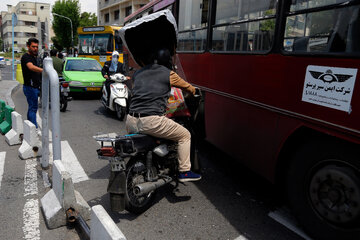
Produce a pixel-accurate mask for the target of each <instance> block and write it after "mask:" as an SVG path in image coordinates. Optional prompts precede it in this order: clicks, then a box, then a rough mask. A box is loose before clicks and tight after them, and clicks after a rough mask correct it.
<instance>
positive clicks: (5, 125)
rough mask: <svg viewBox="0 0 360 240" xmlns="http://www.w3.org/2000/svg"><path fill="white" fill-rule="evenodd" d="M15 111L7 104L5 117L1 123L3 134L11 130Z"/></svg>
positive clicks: (0, 130)
mask: <svg viewBox="0 0 360 240" xmlns="http://www.w3.org/2000/svg"><path fill="white" fill-rule="evenodd" d="M13 111H14V109H13V108H12V107H10V106H5V118H4V121H3V122H2V123H0V132H1V133H2V134H6V133H8V132H9V131H10V129H11V125H12V120H11V113H12V112H13Z"/></svg>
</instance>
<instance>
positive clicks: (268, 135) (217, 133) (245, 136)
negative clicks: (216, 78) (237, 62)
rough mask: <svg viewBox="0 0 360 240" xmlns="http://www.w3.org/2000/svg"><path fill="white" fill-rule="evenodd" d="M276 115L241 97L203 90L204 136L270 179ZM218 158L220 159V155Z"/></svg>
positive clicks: (271, 177) (271, 176) (271, 175)
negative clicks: (204, 94)
mask: <svg viewBox="0 0 360 240" xmlns="http://www.w3.org/2000/svg"><path fill="white" fill-rule="evenodd" d="M276 125H277V115H276V114H275V113H273V112H267V110H265V109H261V108H258V107H255V106H253V105H249V104H248V103H244V102H242V101H239V100H236V99H232V98H228V97H224V96H219V95H217V94H214V93H210V92H207V93H206V102H205V126H206V134H207V140H208V141H209V142H211V143H212V144H214V145H215V146H217V147H218V148H220V149H221V150H223V151H225V152H226V153H228V154H229V155H231V156H233V157H234V158H237V159H239V160H240V161H242V162H243V163H245V164H246V165H247V166H248V167H250V168H251V169H252V170H254V171H255V172H258V173H259V174H261V175H262V176H264V177H266V178H267V179H269V180H272V179H273V175H274V172H269V170H270V169H273V166H272V165H273V163H272V162H273V153H274V152H275V150H274V147H275V145H274V141H273V139H274V134H275V131H276ZM218 161H221V159H219V160H218Z"/></svg>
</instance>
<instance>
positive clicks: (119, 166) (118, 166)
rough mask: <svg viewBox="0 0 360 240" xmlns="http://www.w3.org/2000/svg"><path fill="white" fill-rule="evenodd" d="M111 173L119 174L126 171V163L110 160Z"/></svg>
mask: <svg viewBox="0 0 360 240" xmlns="http://www.w3.org/2000/svg"><path fill="white" fill-rule="evenodd" d="M110 165H111V171H113V172H119V171H123V170H125V163H124V161H119V160H117V159H112V160H110Z"/></svg>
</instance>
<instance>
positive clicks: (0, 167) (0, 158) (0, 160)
mask: <svg viewBox="0 0 360 240" xmlns="http://www.w3.org/2000/svg"><path fill="white" fill-rule="evenodd" d="M5 156H6V152H0V189H1V181H2V178H3V174H4V167H5Z"/></svg>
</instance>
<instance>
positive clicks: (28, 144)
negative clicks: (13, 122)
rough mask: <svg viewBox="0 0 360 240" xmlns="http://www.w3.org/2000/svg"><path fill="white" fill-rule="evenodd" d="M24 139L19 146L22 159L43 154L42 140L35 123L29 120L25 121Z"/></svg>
mask: <svg viewBox="0 0 360 240" xmlns="http://www.w3.org/2000/svg"><path fill="white" fill-rule="evenodd" d="M23 130H24V139H23V141H22V144H21V146H20V148H19V156H20V158H21V159H28V158H35V157H39V156H41V152H42V147H41V141H40V140H39V138H38V135H37V132H36V127H35V125H34V124H33V123H32V122H30V121H29V120H25V121H24V129H23Z"/></svg>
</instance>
